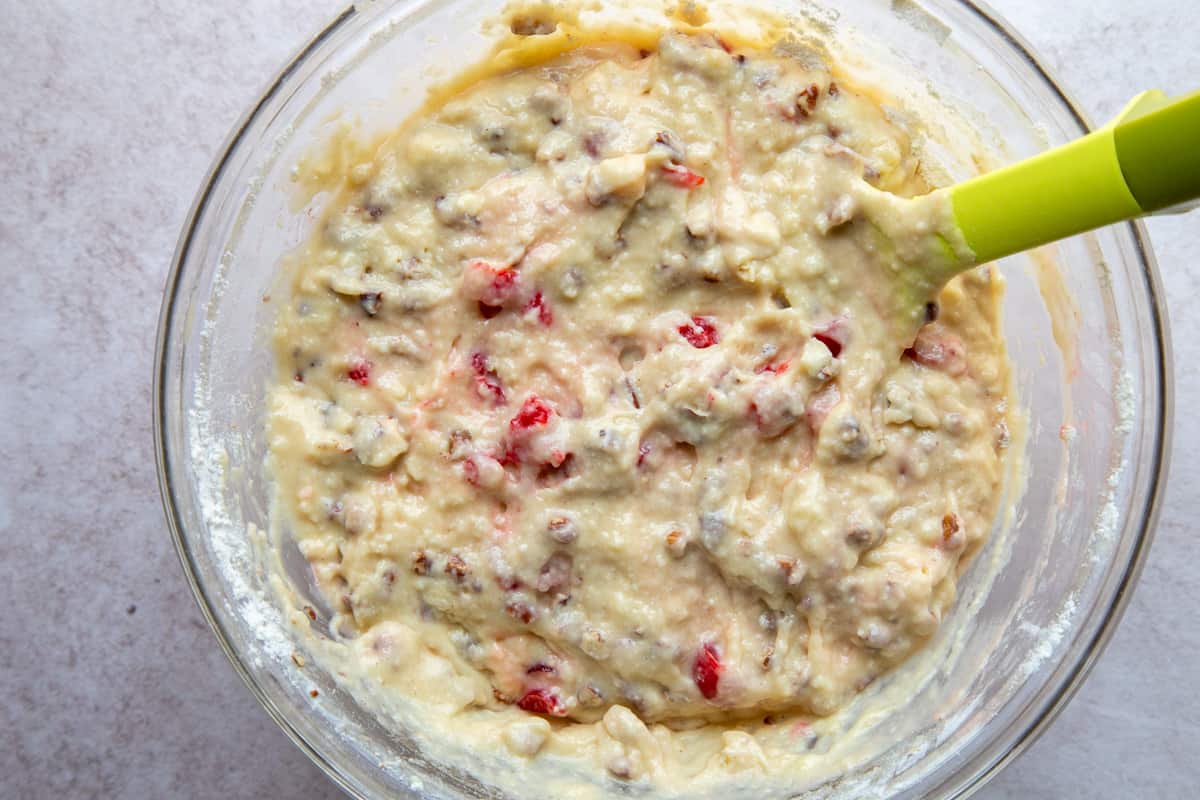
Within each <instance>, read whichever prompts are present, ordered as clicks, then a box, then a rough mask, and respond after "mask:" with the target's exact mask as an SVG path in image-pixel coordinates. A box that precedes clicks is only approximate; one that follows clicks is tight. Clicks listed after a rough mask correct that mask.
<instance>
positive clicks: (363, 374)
mask: <svg viewBox="0 0 1200 800" xmlns="http://www.w3.org/2000/svg"><path fill="white" fill-rule="evenodd" d="M346 377H347V378H349V379H350V380H352V381H354V382H355V383H357V384H358V385H359V386H367V385H369V384H370V383H371V365H370V363H369V362H366V361H355V362H354V363H353V364H351V365H350V369H349V370H348V371H347V372H346Z"/></svg>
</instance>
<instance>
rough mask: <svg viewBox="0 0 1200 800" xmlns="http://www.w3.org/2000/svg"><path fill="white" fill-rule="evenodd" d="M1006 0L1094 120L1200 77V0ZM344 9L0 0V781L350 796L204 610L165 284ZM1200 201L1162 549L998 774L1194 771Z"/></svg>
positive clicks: (1056, 780) (1186, 265)
mask: <svg viewBox="0 0 1200 800" xmlns="http://www.w3.org/2000/svg"><path fill="white" fill-rule="evenodd" d="M993 5H995V6H996V7H998V9H999V10H1000V11H1001V13H1003V14H1005V15H1006V16H1007V17H1008V18H1009V19H1010V20H1011V21H1012V22H1013V23H1014V25H1015V26H1016V28H1017V29H1018V30H1020V31H1021V32H1022V34H1023V35H1024V36H1025V37H1026V38H1028V39H1029V40H1030V41H1031V42H1032V43H1033V45H1034V46H1035V48H1036V49H1037V50H1038V51H1039V52H1041V53H1042V54H1043V55H1044V56H1045V58H1046V60H1047V62H1048V63H1049V65H1050V67H1051V68H1052V69H1053V70H1054V71H1055V72H1056V73H1057V74H1058V75H1059V76H1060V77H1061V78H1062V80H1063V82H1064V84H1065V85H1066V86H1067V87H1068V88H1069V89H1070V90H1071V91H1072V92H1073V93H1074V94H1075V96H1076V97H1077V99H1078V100H1079V101H1080V102H1081V104H1082V106H1083V107H1084V108H1085V109H1086V110H1087V112H1088V113H1090V114H1091V115H1092V117H1093V119H1103V118H1105V117H1107V116H1108V115H1110V114H1112V113H1113V112H1115V111H1116V110H1117V109H1118V108H1119V107H1120V106H1121V105H1122V104H1123V102H1124V101H1125V100H1126V99H1127V98H1128V97H1130V96H1131V95H1132V94H1134V93H1135V92H1136V91H1137V90H1138V89H1140V88H1142V87H1144V86H1153V85H1158V86H1162V87H1163V88H1164V89H1167V90H1168V91H1172V92H1180V91H1184V90H1187V89H1190V88H1194V87H1195V82H1196V81H1197V80H1198V79H1200V51H1197V49H1196V48H1195V47H1194V45H1195V35H1194V28H1193V27H1192V26H1190V25H1189V24H1187V22H1185V21H1183V20H1186V19H1188V18H1189V17H1190V15H1189V14H1188V13H1187V12H1188V11H1189V10H1190V3H1189V2H1188V0H1144V2H1141V3H1138V4H1136V5H1134V6H1128V5H1127V4H1126V3H1123V2H1120V0H1062V1H1060V2H1055V3H1045V2H1042V1H1041V0H993ZM335 10H336V7H335V5H334V4H332V3H326V2H320V3H316V2H311V0H310V2H301V0H255V2H254V3H241V2H229V1H228V0H215V2H210V3H191V2H185V1H184V0H156V1H147V2H140V3H122V4H116V3H107V2H99V0H80V2H73V3H67V2H62V0H58V1H57V2H44V3H21V2H17V0H0V18H2V19H3V20H4V24H3V25H2V26H0V98H3V102H0V187H2V189H3V191H0V279H2V282H3V286H4V291H3V292H0V464H3V467H2V468H0V598H2V600H3V607H4V609H5V614H4V615H3V617H2V618H0V692H2V695H0V696H2V697H3V700H2V701H0V796H4V797H68V798H74V797H99V796H122V797H168V796H177V797H196V798H206V797H275V796H293V797H305V798H319V797H330V798H332V797H337V796H339V793H338V791H337V789H336V788H335V787H334V786H333V784H332V783H330V782H328V781H327V780H326V779H325V778H324V777H322V775H321V774H320V773H319V772H318V771H317V769H316V768H315V767H313V766H311V765H310V764H309V762H308V760H307V759H306V758H305V757H304V756H303V755H302V754H301V752H300V751H299V750H298V749H296V748H295V747H293V746H292V745H291V744H290V743H289V742H288V741H287V739H286V738H285V737H284V736H283V734H282V733H280V732H279V731H278V730H277V729H276V728H275V726H274V724H273V723H272V722H270V720H269V719H268V718H267V716H266V714H265V713H264V712H263V711H262V710H261V709H260V708H259V707H258V706H257V704H256V703H255V702H254V701H253V699H252V698H251V696H250V694H249V692H247V691H246V690H245V689H244V688H243V687H242V685H241V684H240V682H239V681H238V679H237V677H236V676H235V675H234V673H233V671H232V669H231V668H230V667H229V665H228V664H227V663H226V661H225V658H224V656H222V655H221V653H220V651H219V650H218V649H217V647H216V643H215V641H214V640H213V638H212V635H211V634H210V633H209V632H208V630H207V628H206V627H205V626H204V624H203V622H202V620H201V618H200V615H199V613H198V611H197V610H196V608H195V605H194V603H193V602H192V599H191V597H190V596H189V594H188V592H187V590H186V587H185V585H184V582H183V579H182V574H181V572H180V569H179V565H178V563H177V562H176V558H175V555H174V553H173V552H172V550H171V547H170V543H169V541H168V538H167V535H166V532H165V528H164V523H163V520H162V517H161V511H160V508H159V501H158V492H157V489H156V486H155V479H154V458H153V452H152V443H151V433H150V419H151V416H150V411H151V397H150V379H151V360H152V359H151V353H152V350H153V339H154V329H155V324H156V320H157V316H158V306H159V295H160V291H161V287H162V282H163V279H164V277H165V275H166V271H167V266H168V262H169V259H170V255H171V251H172V248H173V247H174V243H175V238H176V235H177V233H178V229H179V226H180V224H181V222H182V220H183V217H184V215H185V213H186V211H187V208H188V205H189V203H190V202H191V198H192V196H193V194H194V192H195V190H196V188H197V186H198V185H199V182H200V180H201V177H202V176H203V174H204V172H205V170H206V169H207V167H208V164H209V161H210V159H211V158H212V156H213V154H214V152H215V150H216V148H217V147H218V145H219V144H220V142H221V141H222V139H223V138H224V136H225V135H226V133H227V132H228V130H229V128H230V126H231V125H232V123H233V121H234V120H235V119H236V118H237V116H238V115H239V114H240V113H241V111H242V109H243V108H245V107H246V105H247V104H248V103H249V102H250V101H251V100H252V99H253V98H254V97H255V95H256V93H257V91H258V89H259V88H260V87H261V86H262V85H263V83H264V82H265V80H266V79H267V77H268V76H269V75H271V74H273V72H274V71H275V69H276V68H277V67H278V66H279V64H281V63H282V61H283V59H284V58H285V57H286V56H287V55H288V54H289V53H290V52H291V51H292V50H293V49H295V48H296V47H297V46H298V45H299V44H300V43H301V42H302V41H304V40H305V39H306V37H307V35H308V34H310V33H311V32H313V31H314V30H315V29H317V28H318V27H319V26H320V25H321V24H322V22H323V21H324V20H325V19H326V18H328V17H329V16H330V15H331V14H332V13H333V12H334V11H335ZM1126 15H1128V16H1130V17H1136V18H1137V20H1138V21H1137V22H1130V21H1129V19H1127V18H1126ZM1172 20H1174V22H1173V21H1172ZM1198 220H1200V216H1197V215H1193V216H1192V217H1191V218H1182V217H1177V218H1172V219H1160V220H1154V221H1152V222H1151V224H1150V229H1151V235H1152V238H1153V241H1154V244H1155V248H1156V251H1157V253H1158V258H1159V262H1160V266H1161V268H1162V272H1163V278H1164V282H1165V284H1166V287H1167V296H1168V299H1169V303H1170V313H1171V318H1172V323H1173V327H1174V335H1175V343H1176V354H1177V355H1176V363H1177V365H1178V366H1179V367H1180V371H1179V373H1178V376H1177V385H1176V388H1177V396H1178V398H1179V403H1178V405H1179V408H1180V413H1179V414H1178V416H1177V420H1176V429H1175V430H1176V436H1175V442H1176V445H1175V458H1174V469H1173V471H1172V477H1171V483H1170V489H1169V491H1168V495H1167V505H1166V508H1165V509H1164V513H1163V516H1162V521H1161V524H1160V526H1159V531H1158V538H1157V541H1156V543H1155V546H1154V549H1153V551H1152V553H1151V555H1150V559H1149V562H1148V564H1147V566H1146V571H1145V573H1144V575H1143V577H1142V581H1141V584H1140V586H1139V588H1138V590H1137V593H1136V594H1135V596H1134V598H1133V602H1132V603H1131V605H1130V607H1129V611H1128V613H1127V614H1126V617H1125V620H1124V622H1123V624H1122V626H1121V628H1120V630H1119V631H1118V633H1117V635H1116V637H1115V638H1114V640H1113V642H1112V644H1111V646H1110V647H1109V649H1108V651H1107V652H1106V653H1105V655H1104V657H1103V659H1102V660H1101V661H1100V663H1099V665H1098V666H1097V667H1096V670H1095V672H1094V673H1093V675H1092V677H1091V679H1090V680H1089V681H1088V683H1087V684H1086V686H1085V687H1084V688H1083V689H1082V691H1081V692H1080V693H1079V695H1078V696H1077V697H1076V699H1075V700H1074V701H1073V702H1072V703H1071V705H1070V706H1069V707H1068V708H1067V710H1066V711H1065V712H1064V713H1063V715H1062V717H1061V718H1060V719H1059V720H1058V721H1057V722H1056V723H1055V724H1054V726H1053V727H1052V728H1051V729H1050V731H1049V732H1048V733H1047V734H1046V735H1045V736H1043V737H1042V739H1041V740H1040V741H1039V742H1038V743H1037V744H1035V745H1034V746H1033V747H1032V748H1031V749H1030V750H1029V752H1027V753H1026V754H1025V755H1024V756H1022V757H1021V758H1020V759H1019V760H1018V761H1017V762H1016V763H1015V764H1014V765H1013V766H1011V767H1010V768H1008V769H1007V770H1006V771H1005V772H1004V773H1003V774H1002V775H1001V776H1000V777H999V778H997V779H996V780H995V781H994V782H993V783H992V784H991V785H989V786H988V787H987V788H986V789H985V790H984V791H983V792H982V793H981V794H980V795H979V796H980V797H984V798H989V799H990V800H996V799H998V798H1028V797H1039V798H1041V797H1046V798H1051V797H1052V798H1075V797H1079V798H1085V797H1086V798H1094V797H1133V796H1141V797H1190V796H1194V794H1195V788H1194V787H1195V785H1196V782H1197V781H1198V780H1200V759H1198V758H1197V756H1198V755H1200V754H1198V753H1197V749H1196V741H1198V740H1200V692H1197V691H1196V689H1195V686H1194V683H1195V682H1196V676H1197V675H1198V674H1200V673H1198V670H1197V666H1196V664H1197V662H1200V625H1198V624H1197V623H1196V621H1195V620H1196V598H1197V597H1198V596H1200V566H1198V565H1200V538H1198V537H1197V536H1196V534H1195V524H1194V521H1193V520H1194V519H1195V517H1196V515H1197V514H1198V513H1200V497H1198V495H1197V492H1196V486H1197V485H1200V448H1197V444H1200V423H1198V422H1197V421H1196V420H1195V419H1193V418H1192V417H1191V416H1190V414H1189V413H1188V412H1189V410H1190V405H1191V404H1192V403H1193V402H1196V401H1197V400H1198V399H1200V370H1196V369H1193V368H1191V365H1192V363H1193V361H1194V360H1195V359H1197V357H1200V313H1197V311H1196V309H1195V308H1194V307H1193V305H1192V301H1193V298H1195V297H1197V296H1200V259H1198V257H1197V254H1200V222H1198Z"/></svg>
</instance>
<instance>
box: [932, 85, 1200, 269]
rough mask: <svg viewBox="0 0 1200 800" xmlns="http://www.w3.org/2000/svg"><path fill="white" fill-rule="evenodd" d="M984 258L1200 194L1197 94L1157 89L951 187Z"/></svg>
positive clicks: (967, 232)
mask: <svg viewBox="0 0 1200 800" xmlns="http://www.w3.org/2000/svg"><path fill="white" fill-rule="evenodd" d="M949 192H950V199H951V203H952V204H953V208H954V216H955V219H956V220H957V222H958V226H959V228H960V229H961V230H962V233H963V236H964V237H965V238H966V240H967V244H969V245H970V246H971V249H972V250H973V251H974V253H975V258H976V261H977V262H984V261H991V260H993V259H996V258H1001V257H1002V256H1007V255H1011V254H1013V253H1019V252H1021V251H1022V250H1028V249H1029V248H1031V247H1037V246H1038V245H1042V244H1046V243H1047V242H1052V241H1055V240H1058V239H1064V238H1066V237H1068V236H1073V235H1074V234H1077V233H1082V232H1083V231H1088V230H1092V229H1094V228H1099V227H1102V226H1104V225H1108V224H1110V223H1113V222H1119V221H1121V220H1125V219H1131V218H1133V217H1137V216H1141V215H1143V214H1149V213H1151V212H1154V211H1158V210H1160V209H1164V208H1169V207H1171V206H1174V205H1178V204H1180V203H1184V202H1187V201H1189V200H1193V199H1195V198H1197V197H1200V91H1198V92H1193V93H1192V94H1189V95H1187V96H1185V97H1182V98H1179V99H1177V100H1170V99H1168V98H1167V96H1166V95H1164V94H1163V93H1162V92H1161V91H1159V90H1157V89H1154V90H1151V91H1148V92H1143V93H1142V94H1140V95H1138V96H1137V97H1135V98H1134V99H1133V100H1132V101H1131V102H1130V103H1129V105H1128V106H1126V107H1125V110H1124V111H1122V112H1121V114H1120V115H1119V116H1118V117H1117V118H1116V119H1115V120H1113V121H1112V122H1111V123H1109V124H1108V125H1106V126H1104V127H1103V128H1101V129H1099V130H1097V131H1093V132H1092V133H1090V134H1088V135H1087V136H1084V137H1083V138H1082V139H1078V140H1076V141H1074V142H1071V143H1070V144H1066V145H1063V146H1062V147H1057V148H1055V149H1053V150H1049V151H1047V152H1045V153H1042V154H1040V155H1038V156H1035V157H1033V158H1031V159H1028V160H1026V161H1021V162H1019V163H1017V164H1013V165H1012V166H1008V167H1004V168H1003V169H998V170H995V171H993V172H989V173H987V174H986V175H981V176H979V177H977V178H972V179H971V180H969V181H966V182H964V183H960V184H958V185H956V186H953V187H951V188H950V189H949Z"/></svg>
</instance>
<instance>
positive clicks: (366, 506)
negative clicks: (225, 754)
mask: <svg viewBox="0 0 1200 800" xmlns="http://www.w3.org/2000/svg"><path fill="white" fill-rule="evenodd" d="M328 188H330V189H331V190H333V191H334V192H335V194H334V196H333V199H332V201H331V202H330V203H329V206H328V211H327V214H326V216H325V217H324V219H323V222H322V224H321V225H320V226H319V229H318V230H317V231H316V233H315V235H314V236H313V238H312V239H311V241H310V242H309V243H308V244H307V245H306V246H305V247H304V248H303V249H302V251H301V252H299V253H298V254H296V255H295V257H294V261H295V263H294V266H293V269H294V286H293V293H292V296H291V299H290V301H289V304H288V305H287V306H286V307H285V308H284V309H283V310H282V312H281V314H280V317H279V321H278V327H277V330H276V339H275V344H276V355H277V361H278V364H279V370H280V372H279V378H278V381H277V383H276V385H275V386H274V388H273V389H272V390H271V405H270V408H271V411H270V422H269V425H270V447H271V468H272V474H273V477H274V479H275V481H276V483H277V485H278V490H279V497H280V500H281V503H282V505H283V508H284V509H285V511H286V513H287V515H288V516H287V518H288V521H289V524H290V527H291V530H292V532H293V534H294V536H295V539H296V540H297V541H298V543H299V546H300V548H301V551H302V552H303V554H304V555H305V556H306V557H307V558H308V560H309V561H310V562H311V564H312V569H313V572H314V574H315V576H316V579H317V581H318V583H319V585H320V587H321V588H322V590H323V591H324V592H325V594H326V596H327V597H328V598H329V602H330V605H331V608H332V609H333V611H334V612H336V613H337V614H338V619H337V625H336V626H335V627H336V628H337V630H338V631H339V633H340V634H341V635H342V636H343V637H345V638H346V639H348V640H349V639H354V645H353V647H354V648H355V649H356V652H357V654H358V657H359V658H361V659H362V660H363V662H364V663H367V664H370V665H373V667H372V669H373V670H374V674H375V675H376V677H377V679H378V680H379V681H380V682H382V683H389V682H390V683H394V684H395V685H397V686H400V687H404V688H405V689H406V690H407V691H410V692H412V693H413V694H415V695H418V697H419V698H424V702H427V703H428V704H429V708H430V714H432V715H436V716H440V717H448V716H454V715H467V716H468V717H469V718H470V719H472V720H473V722H472V725H473V726H474V729H475V730H477V731H480V736H481V739H482V740H488V737H491V736H492V735H493V731H498V732H499V733H496V734H495V735H496V736H498V737H499V738H500V740H502V741H503V742H504V743H505V744H506V745H507V746H508V748H509V749H510V750H511V751H512V752H514V753H516V754H519V755H523V756H533V755H535V754H537V753H538V752H539V751H541V750H543V748H544V747H545V745H546V742H548V741H553V742H556V743H557V744H556V747H557V750H558V752H559V753H560V754H563V755H567V756H571V757H575V758H578V759H580V760H581V761H583V762H588V761H589V760H590V759H595V760H597V761H598V762H599V765H600V766H603V767H605V768H607V769H608V771H609V772H610V773H611V774H612V775H615V776H617V777H618V778H623V779H632V778H638V777H640V776H642V775H644V774H647V773H654V772H656V770H659V769H661V768H662V764H663V763H666V762H669V761H670V760H671V759H672V758H674V757H675V756H672V755H671V752H670V751H671V748H672V745H671V741H672V737H673V736H676V735H678V736H683V735H684V734H683V733H678V734H677V733H676V731H682V730H687V731H688V732H689V733H691V734H694V733H695V730H694V729H696V728H697V727H698V726H702V729H703V730H705V731H710V732H712V734H713V736H720V737H721V738H720V742H721V743H720V744H718V745H717V747H718V748H719V749H720V751H721V754H722V755H721V757H722V758H723V759H725V762H726V763H734V764H737V763H742V764H743V766H744V763H747V759H749V761H750V762H754V760H755V759H759V760H761V756H762V753H761V751H759V750H758V749H757V747H758V746H757V745H756V744H755V742H754V739H753V737H752V736H751V734H752V733H753V731H754V730H755V729H757V727H761V726H762V725H763V724H764V723H765V724H767V725H770V724H772V723H773V722H776V721H777V720H778V719H780V717H779V715H780V714H784V713H786V714H793V715H797V714H798V715H806V714H807V715H826V714H829V713H831V712H833V711H834V710H836V709H837V708H838V707H839V706H841V705H842V704H844V703H846V702H847V701H848V700H849V699H850V698H852V697H853V696H854V695H855V693H856V692H858V691H860V690H862V689H863V687H865V686H866V685H868V684H869V683H871V681H873V680H874V679H875V678H877V677H878V676H879V675H880V674H881V673H882V672H883V671H884V670H886V669H888V668H889V667H890V666H892V665H894V664H896V663H897V662H899V661H900V660H902V659H904V658H905V657H906V656H907V655H908V654H910V653H911V652H912V651H913V649H914V648H916V647H918V646H920V644H921V643H922V642H923V641H924V640H926V639H927V638H928V637H929V636H930V635H931V634H932V633H933V632H934V631H935V629H936V628H937V626H938V624H939V621H940V619H941V617H942V615H943V613H944V612H945V611H946V609H947V607H948V606H949V605H950V603H951V602H952V601H953V598H954V594H955V579H956V576H957V574H958V572H959V570H960V568H961V566H962V564H963V561H964V558H965V557H966V556H967V555H968V554H969V553H971V552H972V550H973V549H974V548H975V547H976V546H977V545H978V543H979V542H980V541H981V539H982V538H983V537H985V536H986V535H987V533H988V531H989V530H990V527H991V524H992V519H993V516H994V513H995V510H996V503H997V495H998V491H999V483H1000V478H1001V457H1000V454H999V450H1000V449H1001V448H1002V447H1003V444H1004V441H1003V439H1004V436H1003V429H1004V401H1005V391H1006V386H1007V383H1006V381H1007V375H1006V361H1005V358H1004V354H1003V349H1002V343H1001V341H1000V339H999V336H998V330H997V328H998V326H997V318H996V317H997V287H996V285H995V281H994V279H993V277H992V276H991V274H990V273H989V272H987V271H984V270H980V271H976V272H974V273H971V274H968V275H965V276H963V277H962V278H960V279H958V280H956V281H955V282H954V283H953V284H951V286H950V287H948V288H947V289H946V290H944V291H943V292H942V294H941V296H940V297H939V302H938V303H931V304H930V305H929V306H928V308H927V309H926V312H927V317H928V324H926V325H925V326H924V327H923V328H922V329H921V331H920V334H919V335H918V337H917V339H916V341H915V342H913V343H911V347H908V345H909V344H910V343H909V342H902V341H898V340H897V339H896V334H895V331H896V330H897V329H900V328H903V325H902V324H899V328H898V327H897V325H898V323H897V322H896V320H894V319H892V318H891V317H890V316H889V315H890V313H891V312H890V311H889V309H890V307H891V306H890V305H889V301H890V299H891V292H892V291H893V290H894V286H893V283H892V278H891V277H890V276H891V275H892V274H893V272H894V270H895V269H896V268H897V267H903V266H905V265H911V264H919V263H921V261H922V260H923V259H930V258H934V257H936V256H935V255H934V254H935V253H936V252H937V250H938V247H943V246H945V243H946V241H948V240H952V239H953V236H954V234H953V228H952V224H951V223H950V221H949V217H948V212H947V210H946V208H945V207H944V205H943V203H942V201H941V200H940V198H938V197H937V196H932V197H929V198H926V199H922V200H920V201H912V200H909V201H904V202H901V201H900V200H899V199H897V197H896V195H898V196H901V197H911V196H915V195H920V194H923V193H924V192H926V191H927V190H928V189H929V188H930V187H929V186H928V184H927V183H926V181H925V179H924V178H923V177H922V175H921V173H920V170H919V164H918V162H917V159H916V158H915V157H914V155H913V153H912V151H911V148H910V144H909V137H908V135H907V133H906V131H905V129H904V127H903V126H902V124H901V123H899V122H898V121H896V120H893V119H892V118H891V117H890V115H889V114H888V113H887V112H885V111H884V110H883V109H882V108H881V106H880V105H879V104H878V103H877V101H876V100H874V99H873V98H872V96H871V95H870V94H868V93H867V92H866V90H864V89H861V88H857V89H856V88H854V87H851V86H848V85H839V83H838V82H837V81H836V80H835V79H834V78H833V77H832V76H831V73H830V72H829V71H828V69H827V68H826V67H824V66H822V65H819V64H812V63H808V62H807V61H806V60H805V59H802V58H789V57H787V56H786V55H767V54H763V53H758V52H754V51H749V50H745V49H740V48H736V47H730V46H729V45H727V44H725V43H724V42H723V41H721V40H719V39H717V38H715V37H714V36H711V35H692V36H689V35H684V34H681V33H672V34H668V35H666V36H665V37H664V38H663V39H662V40H661V42H660V43H659V46H658V49H657V50H656V51H652V52H648V51H645V50H642V51H639V50H638V49H635V48H634V47H631V46H627V45H623V44H620V43H613V44H609V45H591V46H587V47H584V48H582V49H579V50H576V51H574V52H570V53H568V54H566V55H563V56H560V57H557V58H556V59H554V60H553V61H551V62H548V63H545V64H541V65H537V66H533V67H529V68H526V69H522V70H519V71H516V72H513V73H510V74H505V75H499V76H493V77H490V78H487V79H485V80H482V81H481V82H479V83H477V84H475V85H473V86H471V87H469V88H468V89H467V90H465V91H464V92H462V93H461V94H460V95H458V96H456V97H454V98H452V99H450V100H449V101H448V102H446V103H444V104H443V105H440V106H438V107H436V108H433V109H430V110H429V111H428V112H427V113H426V114H424V115H422V116H420V117H418V118H417V119H414V120H412V121H411V122H410V124H408V125H407V126H406V127H405V128H404V129H403V130H401V131H400V132H398V133H397V134H396V135H394V136H392V137H390V138H389V139H387V140H386V141H385V142H384V143H383V144H382V146H381V147H380V149H379V150H378V153H377V154H376V156H375V158H374V159H373V160H372V161H370V162H369V163H366V164H363V165H360V166H358V167H356V168H355V169H353V170H351V171H350V172H349V174H336V175H333V176H331V183H330V185H329V187H328ZM909 268H911V267H909ZM534 715H540V717H544V718H546V719H548V720H552V721H553V725H550V724H548V723H547V722H546V721H545V720H543V719H539V718H538V716H534ZM597 721H600V722H598V723H597ZM656 722H661V723H666V724H664V725H652V728H653V731H654V732H653V735H652V734H651V732H650V730H651V729H650V728H647V723H656ZM592 723H597V724H592ZM797 730H801V731H802V730H803V728H800V729H797ZM484 731H487V732H486V733H484ZM810 746H811V745H810ZM551 749H553V748H551ZM756 753H757V754H756ZM763 766H764V767H765V763H764V764H763Z"/></svg>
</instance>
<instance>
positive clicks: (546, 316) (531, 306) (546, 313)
mask: <svg viewBox="0 0 1200 800" xmlns="http://www.w3.org/2000/svg"><path fill="white" fill-rule="evenodd" d="M530 311H536V312H537V319H538V322H540V323H542V324H543V325H551V324H553V323H554V314H553V312H551V311H550V306H548V305H546V298H545V297H543V296H542V291H541V289H539V290H537V291H536V292H534V293H533V297H531V298H529V302H527V303H526V304H525V313H529V312H530Z"/></svg>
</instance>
